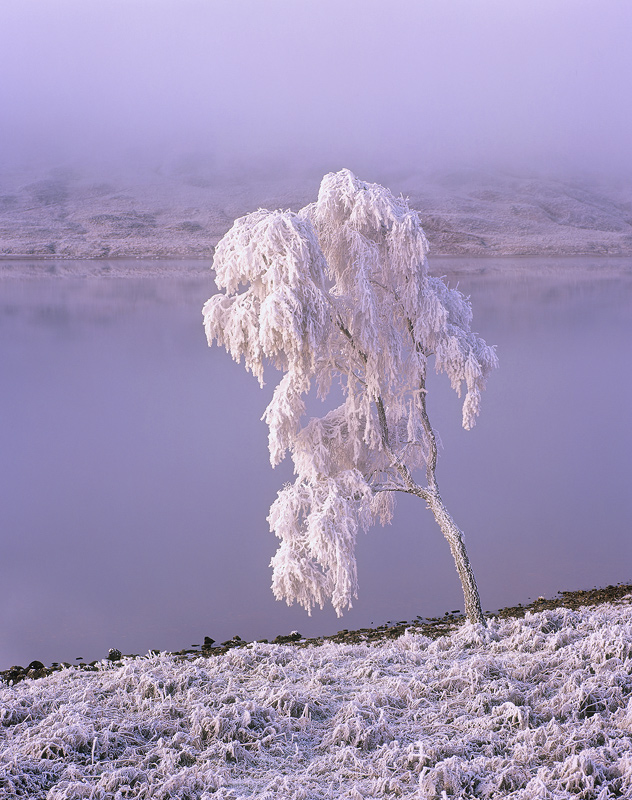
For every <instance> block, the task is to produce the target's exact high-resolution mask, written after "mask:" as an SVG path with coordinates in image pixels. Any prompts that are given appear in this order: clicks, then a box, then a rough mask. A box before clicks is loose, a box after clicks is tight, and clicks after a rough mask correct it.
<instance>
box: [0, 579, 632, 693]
mask: <svg viewBox="0 0 632 800" xmlns="http://www.w3.org/2000/svg"><path fill="white" fill-rule="evenodd" d="M608 603H610V604H619V605H631V604H632V584H626V583H619V584H611V585H608V586H605V587H599V588H593V589H578V590H572V591H567V590H560V591H558V592H557V594H556V596H554V597H552V598H545V597H538V598H537V600H534V601H532V602H531V603H527V604H522V603H518V604H517V605H515V606H506V607H505V608H501V609H498V610H497V611H494V612H490V613H486V614H485V618H486V619H487V620H492V619H496V620H507V619H523V618H524V617H525V616H526V615H527V614H528V613H538V612H541V611H553V610H556V609H560V608H565V609H569V610H573V611H576V610H579V609H581V608H592V607H595V606H600V605H604V604H608ZM464 622H465V615H464V614H462V613H450V612H447V611H446V613H445V614H444V615H443V616H442V617H423V618H422V617H417V618H415V620H413V621H412V622H408V621H401V622H396V623H393V624H390V625H389V624H388V623H387V624H384V625H379V626H377V627H375V628H359V629H358V630H347V629H346V628H344V629H342V630H340V631H338V632H337V633H335V634H331V635H329V636H317V637H311V638H303V637H302V636H301V634H300V633H298V632H297V631H293V632H291V633H289V634H279V635H278V636H277V637H276V638H275V639H273V640H271V641H268V640H267V639H257V640H255V641H254V642H248V641H245V640H243V639H241V638H240V637H239V636H235V637H233V639H230V640H228V641H225V642H222V643H220V644H215V641H214V640H212V639H209V638H208V637H205V639H206V641H205V644H203V645H201V647H200V648H199V649H190V648H185V649H182V650H176V651H173V652H170V651H158V650H152V651H150V654H151V655H154V656H158V655H161V656H173V657H174V658H176V659H178V660H186V661H190V660H192V659H194V658H199V657H200V656H202V657H207V658H210V657H214V656H220V655H225V654H226V653H228V652H230V651H231V650H235V649H239V648H243V647H246V646H248V645H252V644H283V645H291V646H295V647H302V648H304V647H319V646H321V645H324V644H326V643H333V644H345V645H360V644H362V645H366V644H379V643H384V642H387V641H389V640H394V639H399V638H400V637H401V636H404V635H406V633H408V632H412V633H418V634H421V635H422V636H425V637H427V638H429V639H432V640H434V639H439V638H440V637H442V636H448V635H450V634H452V633H453V632H454V631H455V630H456V629H457V628H458V627H459V626H461V625H462V624H463V623H464ZM142 657H144V656H141V655H140V654H138V653H129V654H122V653H120V651H111V652H110V654H109V655H108V656H107V657H104V658H103V659H101V660H97V661H91V662H89V663H76V664H71V663H70V662H61V663H57V662H54V663H53V664H52V665H51V666H50V667H47V666H45V665H44V664H43V663H42V662H41V661H32V662H31V663H30V664H29V665H28V666H26V667H22V666H21V665H13V666H11V667H8V668H6V669H3V670H0V685H1V684H2V683H4V684H5V685H8V686H11V685H16V684H18V683H20V682H22V681H23V680H27V679H31V680H36V679H39V678H45V677H48V676H49V675H52V674H53V673H55V672H61V671H62V670H64V669H71V668H74V669H76V670H79V671H85V672H96V671H98V670H99V665H100V664H103V663H104V662H110V664H111V665H113V666H114V665H118V666H122V665H123V663H124V661H125V660H133V659H138V658H142Z"/></svg>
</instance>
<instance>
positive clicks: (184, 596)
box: [0, 259, 632, 669]
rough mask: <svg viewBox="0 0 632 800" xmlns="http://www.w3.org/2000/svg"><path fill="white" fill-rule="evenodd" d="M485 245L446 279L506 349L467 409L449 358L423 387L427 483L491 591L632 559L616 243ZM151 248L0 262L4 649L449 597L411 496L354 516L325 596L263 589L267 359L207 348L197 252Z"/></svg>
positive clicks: (141, 649)
mask: <svg viewBox="0 0 632 800" xmlns="http://www.w3.org/2000/svg"><path fill="white" fill-rule="evenodd" d="M504 261H505V262H507V263H508V264H509V265H510V266H511V264H512V263H513V262H512V260H511V259H505V260H504ZM513 261H516V260H513ZM606 261H607V260H604V263H605V262H606ZM619 262H623V260H622V259H619ZM141 263H143V262H141ZM460 263H463V262H460V261H459V260H457V259H454V260H451V259H442V260H440V261H439V262H437V263H435V262H432V261H431V266H433V267H434V268H435V271H437V270H438V271H439V272H442V271H443V272H445V273H447V274H452V273H454V274H457V273H458V272H459V264H460ZM499 263H500V261H499V260H498V259H495V260H493V261H491V260H490V261H489V262H486V261H484V260H482V259H477V261H476V264H477V266H478V267H479V270H478V271H479V272H480V273H481V274H478V275H471V276H469V277H466V276H462V277H461V278H460V288H461V289H462V290H463V291H464V292H465V293H466V294H470V295H471V297H472V303H473V308H474V325H473V327H474V329H475V330H476V331H478V332H479V333H480V334H481V335H482V336H484V338H485V339H486V340H487V341H488V342H490V343H495V344H497V346H498V355H499V358H500V364H501V366H500V368H499V369H498V370H496V371H495V373H494V374H492V376H491V379H490V381H489V386H488V389H487V391H486V393H485V395H484V397H483V409H482V413H481V416H480V418H479V422H478V424H477V426H476V428H475V429H474V430H473V431H470V432H466V431H463V430H462V429H461V428H460V407H459V401H458V399H457V398H456V396H455V395H454V394H453V393H452V392H451V390H450V389H449V386H448V385H447V379H446V378H445V376H438V377H436V378H434V379H433V380H432V382H431V385H430V389H429V411H430V416H431V421H432V422H433V424H434V426H435V428H436V429H437V430H438V432H439V435H440V438H441V441H442V443H443V449H442V451H441V453H440V460H439V467H438V472H437V475H438V480H439V485H440V488H441V491H442V495H443V498H444V500H445V502H446V505H447V507H448V508H449V510H450V511H451V513H452V515H453V517H454V518H455V520H456V521H457V523H458V524H459V525H460V527H461V528H462V529H463V531H464V532H465V536H466V543H467V547H468V552H469V555H470V559H471V561H472V564H473V567H474V570H475V573H476V577H477V580H478V584H479V589H480V593H481V599H482V602H483V607H484V608H485V609H486V610H494V609H497V608H500V607H502V606H504V605H509V604H516V603H519V602H523V603H526V602H528V601H529V599H535V598H536V597H537V596H539V595H545V596H551V595H553V594H555V592H556V591H558V590H571V589H579V588H591V587H592V586H600V585H605V584H610V583H617V582H631V581H632V544H631V542H632V537H631V535H630V534H631V522H632V492H631V491H630V477H631V474H632V469H631V467H632V456H631V453H632V423H631V416H632V415H631V414H630V398H631V397H632V377H631V375H630V373H631V369H630V367H631V365H632V278H631V277H630V273H631V270H632V261H631V260H627V261H626V262H625V264H624V266H625V269H623V270H622V275H620V276H619V277H617V276H616V274H615V273H616V271H615V273H613V272H612V270H607V269H605V268H604V269H603V270H601V269H599V268H595V269H594V270H593V271H592V272H590V271H588V272H586V271H585V270H584V271H583V272H582V273H581V275H579V274H578V275H577V276H576V275H574V273H573V270H572V269H565V270H563V271H562V274H561V275H560V276H558V275H557V274H556V269H554V268H550V262H546V261H545V260H539V261H538V262H537V263H535V261H534V260H531V261H530V263H527V260H522V261H521V262H520V264H519V267H520V268H519V269H517V270H516V269H513V270H512V272H513V273H514V274H512V276H511V277H503V275H502V270H499ZM138 264H139V262H135V265H138ZM534 264H535V266H536V267H538V268H541V269H539V271H540V272H541V273H542V274H540V275H538V277H529V275H530V267H531V266H534ZM154 266H156V265H154ZM158 266H160V265H158ZM162 266H163V267H164V274H162V275H160V274H159V273H160V269H157V271H156V270H154V272H156V274H154V275H153V276H152V277H144V278H138V277H133V276H131V275H130V276H126V277H123V276H120V275H119V272H120V270H118V271H117V269H118V267H117V269H114V270H112V272H113V274H109V272H108V267H107V264H106V265H100V266H99V267H98V270H97V269H96V268H95V262H90V263H89V265H88V266H86V271H88V272H95V271H101V272H102V273H103V274H102V275H100V276H99V275H90V276H89V277H78V276H77V277H73V274H74V273H75V272H77V273H79V272H81V265H80V264H78V263H77V262H73V264H72V265H71V266H70V267H68V269H67V270H66V271H67V272H68V273H69V274H68V275H67V276H66V277H60V273H62V274H63V272H64V265H63V264H57V265H55V263H54V262H34V263H33V264H32V265H31V266H30V267H28V265H26V266H25V265H24V264H21V265H20V274H27V273H29V270H30V274H28V275H27V277H11V278H7V279H5V280H3V281H2V282H0V381H1V382H2V392H1V394H0V485H1V487H2V502H1V504H0V531H1V535H2V559H1V562H0V669H1V668H6V667H8V666H10V665H11V664H23V665H24V664H26V663H28V662H29V661H31V660H33V659H40V660H42V661H44V662H45V663H50V662H52V661H62V660H67V661H73V660H75V659H76V658H78V657H83V658H84V659H86V660H87V661H89V660H92V659H95V658H103V657H105V656H106V655H107V652H108V649H109V648H110V647H116V648H118V649H120V650H122V651H123V652H124V653H130V652H134V653H145V652H147V651H148V650H149V649H152V648H157V649H167V650H178V649H181V648H185V647H189V646H191V645H193V644H199V643H201V642H202V640H203V637H204V636H205V635H206V636H211V637H212V638H214V639H215V640H217V641H218V642H221V641H223V640H225V639H228V638H230V637H232V636H233V635H235V634H238V635H239V636H241V637H242V638H243V639H255V638H264V637H265V638H273V637H274V636H276V635H277V634H279V633H289V632H290V631H292V630H298V631H300V632H301V633H302V634H303V635H306V636H307V635H318V634H323V635H325V634H330V633H334V632H335V631H337V630H340V629H342V628H348V629H352V628H358V627H363V626H367V625H379V624H382V623H385V622H386V621H398V620H411V619H413V618H414V617H415V616H417V615H419V616H422V617H428V616H437V615H441V614H443V613H444V612H445V611H452V610H456V609H462V608H463V599H462V595H461V588H460V584H459V581H458V577H457V575H456V572H455V569H454V566H453V563H452V561H451V556H450V553H449V549H448V546H447V544H446V542H445V541H444V540H443V538H442V536H441V534H440V532H439V529H438V528H437V526H436V523H435V522H434V519H433V517H432V515H431V513H430V512H429V511H428V510H427V509H426V508H425V506H424V504H423V503H422V502H421V501H420V500H418V499H416V498H412V497H408V496H402V497H399V498H398V501H397V507H396V511H395V517H394V521H393V524H392V525H391V526H389V527H387V528H380V527H377V528H375V529H372V530H371V531H369V532H368V534H366V535H364V534H362V535H361V536H360V539H359V543H358V571H359V581H360V594H359V598H358V600H357V601H356V602H355V603H354V608H353V609H352V610H351V611H349V612H348V613H346V614H345V615H344V617H343V618H341V619H337V618H336V616H335V614H334V613H333V611H332V610H331V609H330V608H328V609H325V610H324V611H316V612H314V613H313V615H312V616H311V617H308V616H307V615H306V613H305V612H304V611H303V610H302V609H300V608H297V607H293V608H288V607H286V606H285V605H284V604H281V603H278V602H276V601H275V600H274V598H273V596H272V593H271V591H270V588H269V584H270V570H269V567H268V563H269V561H270V558H271V556H272V555H273V554H274V552H275V550H276V544H275V541H276V540H275V539H274V537H273V535H272V534H271V533H270V532H269V530H268V526H267V523H266V516H267V512H268V508H269V506H270V503H271V502H272V501H273V499H274V498H275V496H276V492H277V490H278V489H279V488H280V487H281V486H282V485H283V483H284V482H285V481H287V480H289V479H290V477H291V468H290V467H289V466H288V465H287V464H282V465H281V466H280V467H279V468H277V469H275V470H273V469H271V467H270V465H269V461H268V453H267V429H266V426H265V425H264V423H263V422H261V421H260V418H261V415H262V413H263V410H264V408H265V406H266V405H267V402H268V400H269V398H270V395H271V392H272V389H273V383H274V382H273V380H271V381H270V384H269V385H266V386H265V387H264V389H263V390H261V389H259V387H258V384H257V382H256V381H255V379H254V378H253V377H252V376H250V375H248V374H247V373H246V372H245V370H244V369H243V367H241V366H240V365H238V364H235V363H234V362H233V361H231V359H230V357H229V356H228V355H227V354H226V353H225V352H224V351H223V350H220V349H217V348H212V349H209V348H208V347H207V345H206V340H205V337H204V332H203V329H202V321H201V320H202V318H201V307H202V304H203V302H204V300H206V299H207V297H208V296H209V295H210V294H211V293H212V292H213V291H214V284H213V282H212V278H211V274H210V270H209V271H208V272H206V271H202V267H203V265H201V264H200V263H194V264H188V263H178V264H177V265H173V266H175V267H177V270H176V272H175V274H172V273H171V269H170V266H171V265H162ZM501 266H502V264H501ZM514 266H515V264H514ZM553 266H554V265H553ZM567 266H568V263H567ZM571 266H572V265H571ZM4 269H5V267H4V266H2V265H0V270H4ZM626 270H627V276H626V274H623V273H625V272H626ZM5 274H6V273H5ZM273 377H274V376H272V378H273Z"/></svg>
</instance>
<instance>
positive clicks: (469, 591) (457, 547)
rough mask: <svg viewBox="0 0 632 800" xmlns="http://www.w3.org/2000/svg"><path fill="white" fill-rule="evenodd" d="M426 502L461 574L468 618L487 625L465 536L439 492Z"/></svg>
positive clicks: (431, 493)
mask: <svg viewBox="0 0 632 800" xmlns="http://www.w3.org/2000/svg"><path fill="white" fill-rule="evenodd" d="M426 501H427V503H428V506H429V508H430V510H431V511H432V513H433V514H434V517H435V519H436V520H437V524H438V525H439V527H440V528H441V533H442V534H443V535H444V536H445V538H446V539H447V541H448V544H449V545H450V550H451V552H452V557H453V558H454V563H455V564H456V570H457V572H458V573H459V578H460V579H461V586H462V587H463V598H464V600H465V613H466V615H467V618H468V619H469V621H470V622H474V623H480V624H481V625H485V617H484V616H483V610H482V608H481V600H480V597H479V595H478V587H477V585H476V579H475V577H474V572H473V571H472V567H471V565H470V560H469V558H468V557H467V551H466V549H465V543H464V542H463V534H462V533H461V531H460V530H459V528H458V527H457V525H456V523H455V521H454V520H453V519H452V517H451V516H450V515H449V514H448V511H447V509H446V507H445V506H444V505H443V500H442V499H441V496H440V495H439V493H438V492H437V491H434V492H429V493H428V494H427V495H426Z"/></svg>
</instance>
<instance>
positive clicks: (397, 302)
mask: <svg viewBox="0 0 632 800" xmlns="http://www.w3.org/2000/svg"><path fill="white" fill-rule="evenodd" d="M426 252H427V241H426V237H425V236H424V232H423V230H422V227H421V223H420V220H419V216H418V214H417V213H416V212H415V211H413V210H412V209H410V208H409V207H408V205H407V203H406V202H405V200H403V199H402V198H395V197H393V195H392V194H391V193H390V192H389V191H388V190H387V189H385V188H383V187H382V186H379V185H377V184H370V183H364V182H362V181H360V180H358V179H357V178H356V177H355V176H354V175H353V174H352V173H351V172H349V171H348V170H342V171H341V172H337V173H330V174H329V175H326V176H325V177H324V179H323V181H322V184H321V187H320V191H319V194H318V200H317V201H316V202H315V203H313V204H311V205H308V206H306V207H305V208H303V209H302V210H301V211H299V212H298V213H294V212H291V211H265V210H259V211H256V212H254V213H252V214H248V215H247V216H245V217H241V218H240V219H237V220H236V221H235V223H234V224H233V226H232V228H231V229H230V230H229V231H228V233H227V234H226V235H225V236H224V237H223V239H222V240H221V241H220V242H219V244H218V245H217V248H216V250H215V258H214V262H213V267H214V269H215V274H216V277H215V281H216V283H217V286H218V287H219V289H223V290H224V292H223V293H219V294H216V295H214V296H213V297H211V298H210V300H208V301H207V303H206V304H205V306H204V322H205V329H206V335H207V338H208V342H209V344H212V343H213V342H217V343H218V344H219V345H222V346H223V347H225V348H226V350H227V351H228V352H229V353H230V354H231V356H232V357H233V358H234V359H235V360H237V361H240V360H241V359H242V358H243V359H244V363H245V366H246V368H247V369H248V370H249V371H250V372H252V373H253V374H254V375H255V376H256V377H257V378H258V380H259V383H260V384H261V385H262V384H263V374H264V365H271V366H273V367H275V368H276V369H277V370H279V371H280V372H281V373H282V375H283V377H282V378H281V380H280V381H279V383H278V385H277V386H276V388H275V390H274V394H273V397H272V400H271V402H270V404H269V405H268V407H267V409H266V411H265V414H264V416H263V419H264V420H265V421H266V422H267V424H268V427H269V448H270V460H271V462H272V465H273V466H276V465H277V464H278V463H279V462H280V461H281V460H282V459H283V458H284V456H285V455H286V453H287V452H288V451H289V453H290V455H291V457H292V460H293V462H294V472H295V475H296V480H295V481H294V483H292V484H288V485H286V486H284V488H283V489H282V490H281V491H280V492H279V494H278V497H277V499H276V500H275V501H274V503H273V504H272V507H271V509H270V515H269V517H268V521H269V523H270V528H271V530H272V531H274V533H275V534H276V536H277V537H278V538H279V540H280V546H279V549H278V552H277V553H276V555H275V556H274V557H273V559H272V562H271V566H272V567H273V578H272V589H273V592H274V595H275V597H276V598H277V599H285V600H286V601H287V602H288V603H292V602H294V601H297V602H299V603H300V604H301V605H303V606H304V607H305V608H306V609H307V611H308V612H309V611H311V609H312V607H313V606H314V605H315V604H318V605H319V606H321V607H322V606H323V604H324V603H325V601H326V600H328V599H329V600H331V603H332V605H333V607H334V608H335V610H336V612H337V613H338V614H339V615H340V614H341V613H342V611H343V610H344V609H345V608H348V607H350V606H351V601H352V598H354V597H356V596H357V575H356V562H355V542H356V536H357V533H358V530H359V529H360V528H363V529H366V528H368V527H369V526H370V525H371V524H373V523H374V522H375V521H378V520H379V521H380V522H382V524H385V523H387V522H389V521H390V519H391V515H392V511H393V497H394V492H407V493H409V494H413V495H416V496H418V497H419V498H421V499H422V500H424V501H425V502H426V504H427V506H428V507H429V508H430V509H431V511H432V512H433V514H434V516H435V519H436V521H437V523H438V524H439V527H440V528H441V531H442V533H443V535H444V536H445V538H446V539H447V541H448V543H449V545H450V549H451V551H452V555H453V557H454V560H455V563H456V568H457V571H458V574H459V577H460V579H461V584H462V586H463V593H464V596H465V609H466V613H467V616H468V618H469V619H470V620H471V621H472V622H483V615H482V611H481V605H480V600H479V595H478V589H477V587H476V581H475V579H474V574H473V572H472V569H471V567H470V563H469V559H468V557H467V553H466V550H465V545H464V543H463V536H462V533H461V531H460V530H459V528H458V527H457V525H456V524H455V522H454V521H453V519H452V517H451V516H450V514H449V513H448V511H447V510H446V507H445V505H444V504H443V501H442V499H441V496H440V494H439V489H438V486H437V481H436V478H435V469H436V465H437V443H436V438H435V434H434V431H433V429H432V426H431V424H430V420H429V419H428V413H427V410H426V373H427V369H428V362H429V360H431V359H433V360H434V367H435V369H436V370H437V371H438V372H445V373H446V374H447V376H448V378H449V379H450V382H451V384H452V388H453V389H454V390H455V391H456V392H457V393H458V394H459V396H461V393H462V389H463V388H465V397H464V402H463V427H465V428H468V429H469V428H471V427H472V426H473V425H474V422H475V419H476V416H477V414H478V412H479V405H480V399H481V391H482V389H483V388H484V385H485V380H486V377H487V375H488V374H489V372H490V370H491V369H492V368H493V367H495V366H496V364H497V359H496V355H495V352H494V350H493V348H491V347H488V346H487V344H485V342H484V341H483V340H482V339H481V338H480V337H479V336H477V335H476V334H474V333H472V332H471V330H470V323H471V319H472V313H471V308H470V304H469V302H468V300H467V299H466V298H465V297H463V295H462V294H461V293H460V292H458V291H456V290H455V289H450V288H448V287H447V286H446V285H445V284H444V283H443V281H441V280H440V279H439V278H435V277H432V276H430V275H429V274H428V265H427V260H426ZM334 382H335V383H336V384H338V383H339V384H340V385H341V387H342V391H343V397H344V400H343V402H342V404H341V405H339V406H338V407H337V408H335V409H334V410H333V411H329V413H327V414H325V415H324V416H323V417H320V418H313V419H310V420H309V421H306V420H305V418H304V417H305V403H304V397H305V395H306V394H307V393H308V392H309V390H310V388H311V387H312V386H314V387H315V388H316V391H317V393H318V395H319V396H320V397H321V398H322V399H324V398H325V397H326V396H327V395H328V393H329V391H330V389H331V387H332V384H334ZM419 471H422V474H425V485H424V483H423V482H422V483H419V482H418V478H417V477H416V475H417V473H419Z"/></svg>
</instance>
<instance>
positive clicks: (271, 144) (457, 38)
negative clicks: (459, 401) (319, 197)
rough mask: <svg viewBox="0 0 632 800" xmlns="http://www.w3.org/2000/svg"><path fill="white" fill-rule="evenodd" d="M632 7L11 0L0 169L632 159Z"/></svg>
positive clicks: (1, 89) (562, 164)
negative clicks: (121, 163) (114, 162)
mask: <svg viewBox="0 0 632 800" xmlns="http://www.w3.org/2000/svg"><path fill="white" fill-rule="evenodd" d="M630 30H632V3H630V2H629V0H603V2H599V3H597V2H595V1H594V0H555V2H551V0H512V2H507V0H476V2H474V1H473V0H450V2H447V1H446V0H388V2H387V0H230V2H228V0H221V1H219V0H177V1H176V0H169V1H167V0H107V1H106V0H55V2H50V0H3V2H2V3H1V4H0V75H1V80H0V109H2V111H1V113H0V141H1V142H2V148H1V149H0V165H1V164H3V163H4V165H6V164H7V163H8V164H9V165H22V164H28V165H35V164H37V163H44V164H47V163H49V162H55V163H59V162H63V161H69V160H72V161H87V162H91V161H95V162H96V161H100V160H109V159H112V158H119V157H121V156H126V157H127V158H128V159H132V160H139V159H141V160H144V161H145V162H146V163H147V165H148V166H151V165H152V164H153V163H154V162H155V164H162V163H166V162H169V160H173V159H177V158H179V157H181V156H182V155H183V154H190V153H197V154H200V153H203V154H206V155H207V156H208V157H209V158H210V159H212V160H213V162H214V163H216V164H217V165H218V166H220V167H224V166H226V165H228V166H230V165H231V164H234V163H235V162H241V161H252V159H256V160H259V161H262V162H266V163H269V164H270V163H271V164H273V165H274V164H278V163H282V162H287V163H289V164H291V165H293V167H296V168H299V165H300V166H301V167H303V166H304V167H307V168H311V167H312V166H313V167H314V168H318V169H319V170H322V169H330V168H339V167H340V166H341V165H342V164H345V165H347V166H349V167H351V168H352V169H356V170H363V169H366V168H369V167H371V166H372V165H375V164H379V165H380V166H381V167H384V166H391V167H393V168H399V167H404V168H406V169H410V168H414V169H422V170H426V169H435V168H437V169H443V168H445V167H446V166H455V165H460V164H463V163H465V164H467V165H482V166H490V165H491V166H501V167H504V168H512V169H513V168H515V169H519V170H524V169H528V170H531V169H534V170H554V171H556V172H560V171H564V172H568V171H573V172H578V171H582V172H583V171H586V170H588V171H593V172H594V171H597V172H608V173H613V174H617V175H618V174H620V173H621V171H622V170H623V171H626V170H629V164H630V158H629V141H630V134H631V131H632V125H631V122H632V99H631V98H632V93H630V91H629V80H630V75H631V74H632V48H630V46H629V35H630Z"/></svg>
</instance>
